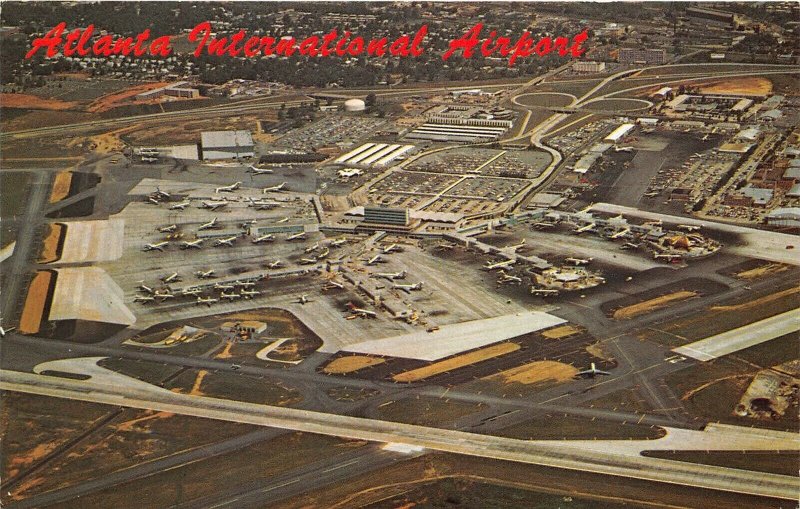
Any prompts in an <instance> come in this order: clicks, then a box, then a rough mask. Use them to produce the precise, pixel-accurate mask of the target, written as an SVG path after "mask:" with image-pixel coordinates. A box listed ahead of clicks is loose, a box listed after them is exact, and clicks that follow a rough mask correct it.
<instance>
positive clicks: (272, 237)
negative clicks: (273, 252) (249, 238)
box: [253, 233, 275, 244]
mask: <svg viewBox="0 0 800 509" xmlns="http://www.w3.org/2000/svg"><path fill="white" fill-rule="evenodd" d="M274 240H275V235H273V234H271V233H267V234H264V235H261V236H259V237H256V238H254V239H253V244H260V243H262V242H272V241H274Z"/></svg>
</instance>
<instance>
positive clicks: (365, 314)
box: [346, 302, 378, 320]
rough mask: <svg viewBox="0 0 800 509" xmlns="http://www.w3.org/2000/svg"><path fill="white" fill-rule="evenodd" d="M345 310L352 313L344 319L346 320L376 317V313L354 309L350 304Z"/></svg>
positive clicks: (349, 303)
mask: <svg viewBox="0 0 800 509" xmlns="http://www.w3.org/2000/svg"><path fill="white" fill-rule="evenodd" d="M347 309H348V310H349V311H350V313H352V314H351V315H350V316H348V317H346V319H347V320H352V319H354V318H375V317H377V316H378V313H376V312H375V311H370V310H369V309H363V308H359V307H356V305H355V304H353V303H352V302H348V303H347Z"/></svg>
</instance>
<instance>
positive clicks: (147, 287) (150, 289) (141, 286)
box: [136, 281, 156, 294]
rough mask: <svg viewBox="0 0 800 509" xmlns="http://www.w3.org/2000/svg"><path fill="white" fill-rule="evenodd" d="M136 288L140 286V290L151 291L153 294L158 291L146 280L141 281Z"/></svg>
mask: <svg viewBox="0 0 800 509" xmlns="http://www.w3.org/2000/svg"><path fill="white" fill-rule="evenodd" d="M136 288H138V289H139V291H140V292H145V293H151V294H152V293H156V291H155V290H153V289H152V288H150V287H149V286H147V285H146V284H144V281H139V286H137V287H136Z"/></svg>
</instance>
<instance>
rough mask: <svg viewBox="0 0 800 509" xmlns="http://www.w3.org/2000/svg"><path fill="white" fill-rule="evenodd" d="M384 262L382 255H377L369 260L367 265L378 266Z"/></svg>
mask: <svg viewBox="0 0 800 509" xmlns="http://www.w3.org/2000/svg"><path fill="white" fill-rule="evenodd" d="M382 261H383V258H381V255H379V254H377V255H375V256H373V257H372V258H370V259H369V260H367V265H373V264H376V263H378V262H382Z"/></svg>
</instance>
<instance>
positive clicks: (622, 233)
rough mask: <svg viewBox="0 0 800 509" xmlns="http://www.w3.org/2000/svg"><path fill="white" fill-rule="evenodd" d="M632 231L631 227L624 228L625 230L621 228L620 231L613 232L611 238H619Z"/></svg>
mask: <svg viewBox="0 0 800 509" xmlns="http://www.w3.org/2000/svg"><path fill="white" fill-rule="evenodd" d="M630 231H631V229H630V228H625V229H623V230H620V231H618V232H616V233H613V234H612V235H611V237H610V238H612V239H618V238H620V237H624V236H625V235H627V234H628V233H630Z"/></svg>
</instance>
